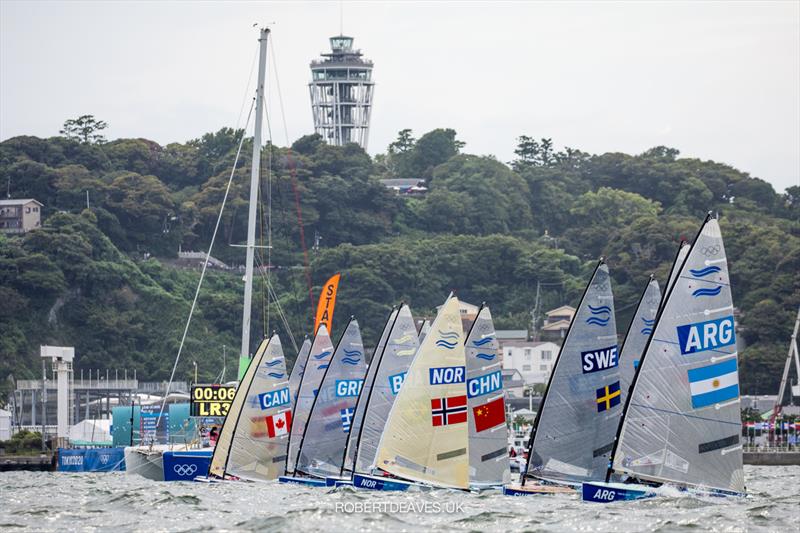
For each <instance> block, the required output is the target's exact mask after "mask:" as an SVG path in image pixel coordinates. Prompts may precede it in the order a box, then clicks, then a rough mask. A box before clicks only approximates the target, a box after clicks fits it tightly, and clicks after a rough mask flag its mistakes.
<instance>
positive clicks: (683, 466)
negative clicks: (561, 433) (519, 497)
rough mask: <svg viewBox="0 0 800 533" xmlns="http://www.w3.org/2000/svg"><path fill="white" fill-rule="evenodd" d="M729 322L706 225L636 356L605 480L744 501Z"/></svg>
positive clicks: (722, 262)
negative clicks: (698, 490)
mask: <svg viewBox="0 0 800 533" xmlns="http://www.w3.org/2000/svg"><path fill="white" fill-rule="evenodd" d="M733 313H734V309H733V300H732V298H731V289H730V276H729V274H728V264H727V260H726V256H725V247H724V246H723V243H722V234H721V232H720V228H719V224H718V222H717V220H716V219H714V218H711V217H710V216H709V217H707V218H706V221H705V222H704V224H703V227H702V228H701V230H700V232H699V234H698V236H697V238H696V239H695V241H694V244H693V245H692V246H691V249H690V251H689V254H688V256H687V258H686V261H685V262H684V264H683V266H682V267H681V268H680V271H679V275H678V276H677V280H676V281H675V283H674V285H673V286H672V288H671V289H670V291H669V293H668V294H667V298H666V302H665V304H664V306H663V308H662V310H661V314H660V315H659V318H658V320H657V322H656V325H655V329H654V331H653V334H652V337H651V339H650V341H649V343H648V345H647V348H646V350H645V353H644V355H643V357H642V360H641V363H640V368H639V371H638V372H637V374H636V377H635V380H634V383H633V387H632V389H631V393H630V398H629V399H628V402H627V404H626V406H625V413H624V419H623V422H622V424H621V428H620V433H619V438H618V440H617V446H616V449H615V450H614V455H613V463H612V470H611V471H609V475H610V474H611V473H614V474H618V475H619V474H622V475H627V476H631V477H633V478H636V479H641V480H649V481H655V482H673V483H677V484H679V485H684V486H695V487H703V488H710V489H716V490H722V491H732V492H736V493H741V492H744V473H743V469H742V442H741V430H742V428H741V424H742V422H741V411H740V405H739V372H738V370H739V369H738V363H737V350H736V333H735V330H734V314H733Z"/></svg>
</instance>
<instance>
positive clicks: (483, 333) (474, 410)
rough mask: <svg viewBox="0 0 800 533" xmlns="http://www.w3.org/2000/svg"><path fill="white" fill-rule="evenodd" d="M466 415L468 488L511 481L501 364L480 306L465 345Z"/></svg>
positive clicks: (489, 324)
mask: <svg viewBox="0 0 800 533" xmlns="http://www.w3.org/2000/svg"><path fill="white" fill-rule="evenodd" d="M465 352H466V353H465V355H466V361H467V407H468V412H469V465H470V467H469V480H470V483H471V484H472V485H477V486H489V485H501V484H504V483H508V482H509V481H511V467H510V463H509V458H508V425H507V424H506V403H505V395H504V393H503V371H502V368H503V361H502V357H503V356H502V354H501V353H500V351H499V350H498V344H497V334H496V333H495V330H494V322H493V321H492V313H491V311H489V308H488V307H486V306H483V307H481V310H480V311H479V312H478V316H477V317H476V318H475V322H473V323H472V328H470V332H469V335H468V336H467V341H466V345H465Z"/></svg>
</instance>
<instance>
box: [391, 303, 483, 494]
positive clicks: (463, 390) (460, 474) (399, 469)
mask: <svg viewBox="0 0 800 533" xmlns="http://www.w3.org/2000/svg"><path fill="white" fill-rule="evenodd" d="M465 363H466V361H465V358H464V333H463V330H462V327H461V317H460V314H459V309H458V299H457V298H455V297H454V296H452V295H451V296H450V297H449V298H448V299H447V301H446V302H445V304H444V305H443V306H442V307H441V309H440V310H439V314H438V315H437V316H436V319H435V320H434V322H433V324H432V325H431V331H430V333H429V334H428V335H427V336H426V337H425V340H424V341H423V342H422V345H421V346H420V347H419V350H418V351H417V355H416V356H415V357H414V361H413V362H412V363H411V366H410V367H409V369H408V373H407V374H406V378H405V381H404V382H403V386H402V388H401V389H400V392H399V393H398V395H397V398H396V400H395V402H394V405H393V406H392V410H391V412H390V413H389V419H388V421H387V423H386V428H385V429H384V431H383V436H382V437H381V441H380V443H379V445H378V454H377V458H376V461H375V462H376V465H377V467H378V468H380V469H381V470H383V471H385V472H388V473H390V474H393V475H395V476H398V477H400V478H404V479H407V480H411V481H418V482H424V483H429V484H432V485H435V486H439V487H451V488H461V489H466V488H468V487H469V439H468V436H469V435H468V434H469V430H468V424H467V387H466V370H465Z"/></svg>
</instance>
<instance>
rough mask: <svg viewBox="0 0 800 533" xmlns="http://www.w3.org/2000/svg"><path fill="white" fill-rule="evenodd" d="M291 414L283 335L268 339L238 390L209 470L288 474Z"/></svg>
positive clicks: (251, 475)
mask: <svg viewBox="0 0 800 533" xmlns="http://www.w3.org/2000/svg"><path fill="white" fill-rule="evenodd" d="M291 420H292V410H291V394H290V392H289V382H288V379H287V375H286V361H285V360H284V358H283V349H282V347H281V341H280V339H279V338H278V336H277V335H273V336H272V338H271V339H269V340H266V339H265V340H263V341H262V343H261V345H260V346H259V348H258V350H256V353H255V356H254V357H253V359H252V360H251V361H250V364H249V366H248V368H247V370H246V372H245V375H244V377H243V379H242V382H241V383H240V384H239V388H238V389H237V390H236V396H234V399H233V402H232V403H231V407H230V409H229V411H228V415H227V416H226V418H225V422H224V424H223V426H222V431H221V433H220V437H219V441H218V442H217V445H216V447H215V448H214V455H213V456H212V458H211V467H210V474H211V475H214V476H217V477H225V475H226V474H227V475H233V476H236V477H238V478H243V479H253V480H270V479H276V478H277V477H278V476H280V475H281V474H283V469H284V463H285V462H286V446H287V441H288V437H289V426H290V425H291Z"/></svg>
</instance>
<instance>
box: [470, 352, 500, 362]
mask: <svg viewBox="0 0 800 533" xmlns="http://www.w3.org/2000/svg"><path fill="white" fill-rule="evenodd" d="M475 357H477V358H478V359H483V360H484V361H493V360H494V358H495V357H497V354H494V353H478V354H475Z"/></svg>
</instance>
